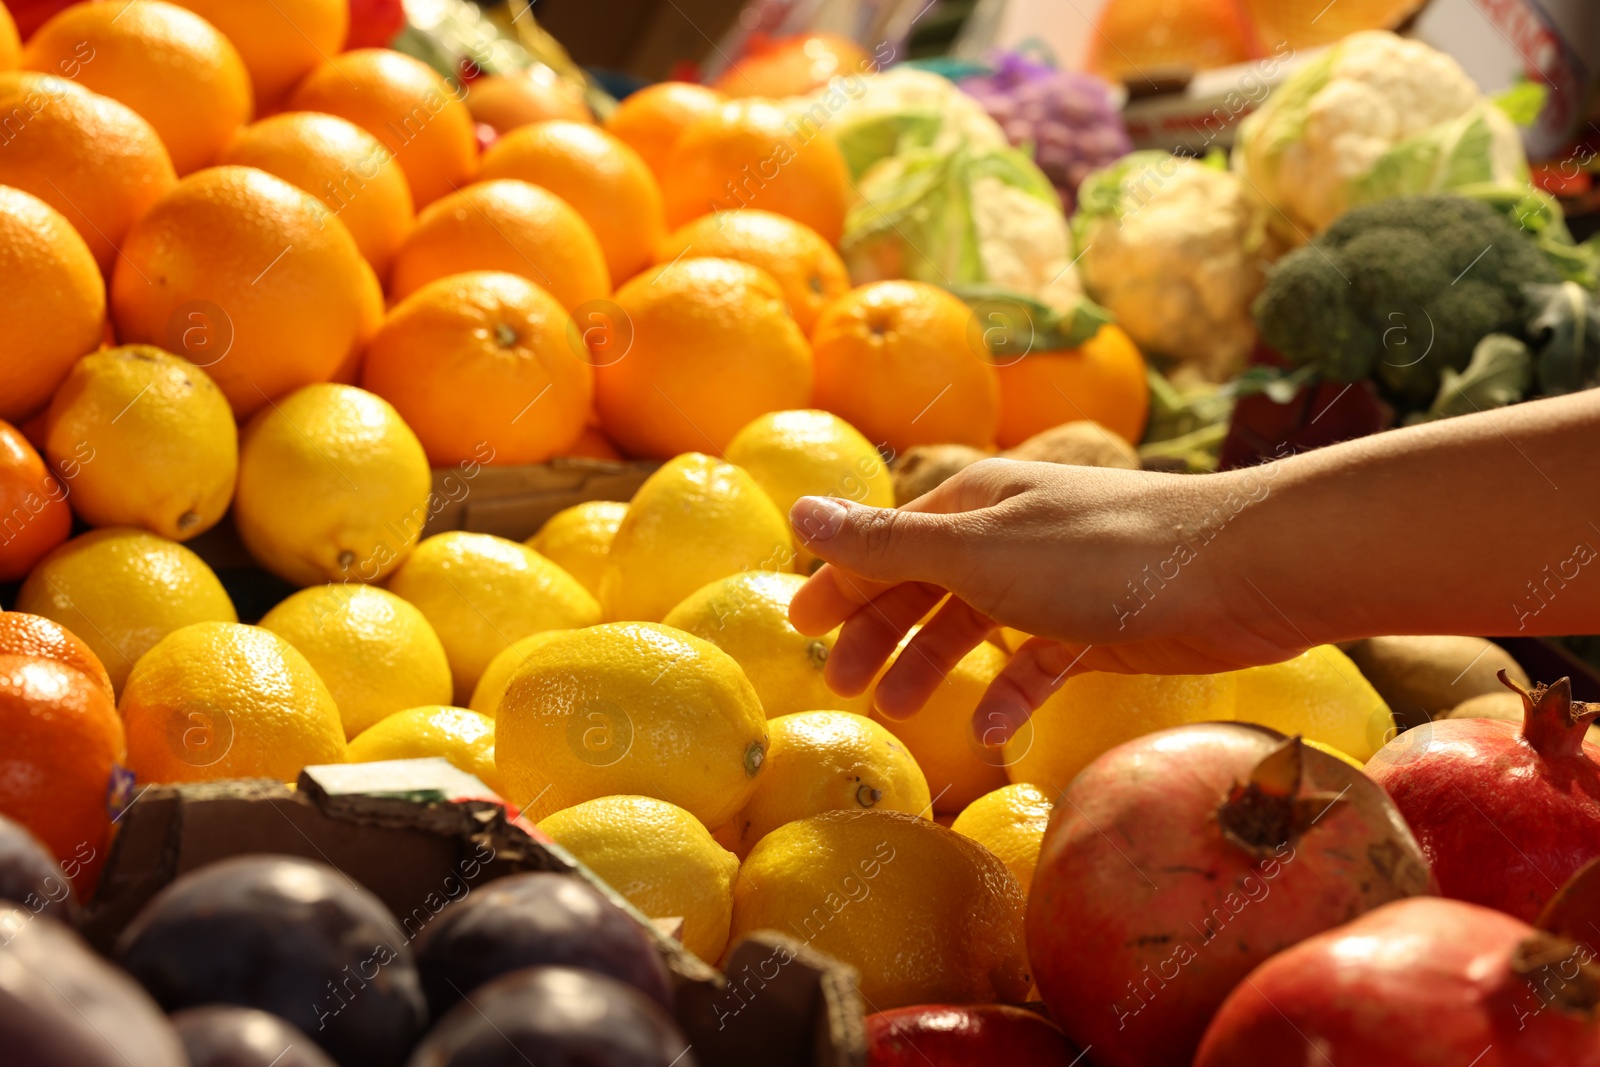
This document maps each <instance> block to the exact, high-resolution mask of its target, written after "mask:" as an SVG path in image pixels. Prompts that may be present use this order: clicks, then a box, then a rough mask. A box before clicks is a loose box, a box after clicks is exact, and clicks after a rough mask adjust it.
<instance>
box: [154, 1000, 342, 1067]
mask: <svg viewBox="0 0 1600 1067" xmlns="http://www.w3.org/2000/svg"><path fill="white" fill-rule="evenodd" d="M172 1025H173V1027H174V1029H176V1030H177V1031H178V1037H179V1039H181V1040H182V1041H183V1050H184V1051H185V1052H187V1053H188V1054H189V1067H334V1063H333V1061H332V1060H330V1059H328V1057H327V1054H326V1053H324V1052H323V1051H322V1050H321V1049H320V1048H318V1047H317V1045H316V1043H315V1042H314V1041H312V1040H311V1039H310V1038H309V1037H307V1036H306V1035H305V1034H302V1033H301V1032H300V1031H299V1030H297V1029H295V1028H294V1027H293V1026H290V1025H289V1024H288V1023H286V1022H284V1021H283V1020H282V1019H280V1018H278V1017H277V1016H276V1015H269V1014H267V1013H266V1012H264V1011H262V1010H260V1009H259V1008H241V1007H238V1006H237V1005H234V1004H208V1005H206V1006H205V1007H203V1008H186V1009H184V1010H183V1011H180V1012H178V1013H177V1014H176V1015H174V1016H173V1017H172Z"/></svg>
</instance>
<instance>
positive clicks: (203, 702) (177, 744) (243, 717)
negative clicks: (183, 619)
mask: <svg viewBox="0 0 1600 1067" xmlns="http://www.w3.org/2000/svg"><path fill="white" fill-rule="evenodd" d="M117 706H118V709H119V710H120V711H121V712H122V721H123V723H124V725H125V726H126V727H127V730H128V769H129V770H131V771H132V772H133V773H134V774H135V775H137V776H138V778H139V780H140V781H144V782H200V781H208V780H211V779H217V778H276V779H277V780H278V781H280V782H292V781H294V779H295V778H296V777H297V776H298V775H299V774H300V769H301V768H302V767H308V766H311V765H314V764H319V763H343V762H344V758H345V745H344V726H343V725H342V724H341V723H340V722H339V709H338V708H337V707H336V706H335V705H334V703H333V696H332V695H331V694H330V693H329V692H328V687H327V686H325V685H323V684H322V679H321V678H318V677H317V672H316V671H314V670H312V668H311V664H309V663H307V662H306V658H305V657H304V656H302V655H301V654H300V653H298V652H296V651H295V650H294V647H293V646H292V645H290V644H289V642H287V641H285V640H284V639H283V638H281V637H279V636H278V635H277V634H275V633H273V632H272V631H270V630H263V629H262V628H261V627H259V626H241V625H239V624H238V623H232V622H197V623H195V624H194V625H193V626H185V627H184V628H183V629H181V630H175V631H174V632H172V633H170V634H168V635H167V636H166V637H164V638H162V639H161V640H160V641H159V642H158V643H157V644H156V646H155V647H154V648H152V649H151V650H150V651H149V652H146V653H145V654H144V655H143V656H142V657H140V659H139V662H138V664H137V665H136V666H135V667H134V668H133V673H132V674H130V675H129V676H128V684H127V687H126V688H125V689H123V691H122V699H121V700H120V701H119V702H118V705H117Z"/></svg>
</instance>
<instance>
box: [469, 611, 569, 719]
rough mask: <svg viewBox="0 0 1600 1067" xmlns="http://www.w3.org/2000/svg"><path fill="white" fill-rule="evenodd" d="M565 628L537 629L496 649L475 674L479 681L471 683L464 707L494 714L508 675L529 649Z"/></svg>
mask: <svg viewBox="0 0 1600 1067" xmlns="http://www.w3.org/2000/svg"><path fill="white" fill-rule="evenodd" d="M566 632H567V631H565V630H540V631H539V632H538V633H536V634H529V635H528V636H527V637H523V638H519V639H518V640H516V641H513V642H511V644H510V645H509V646H508V647H506V648H502V649H501V650H500V651H499V652H497V653H495V657H494V659H492V660H490V661H489V665H488V666H487V667H485V668H484V669H483V673H482V674H480V675H479V676H478V684H477V685H476V686H474V687H473V690H472V700H471V701H470V702H469V703H468V704H467V707H469V708H471V709H472V710H473V711H476V712H477V713H478V714H480V715H487V716H489V718H491V719H492V718H494V717H495V713H496V712H498V711H499V710H500V698H501V697H503V696H505V695H506V685H507V684H508V683H509V682H510V681H511V676H512V675H513V674H515V673H517V668H518V667H521V666H522V665H523V664H524V663H526V662H528V653H529V652H530V651H532V650H533V649H535V648H538V647H539V646H540V645H542V644H544V643H545V642H546V641H548V640H550V638H552V637H554V636H555V635H556V634H564V633H566Z"/></svg>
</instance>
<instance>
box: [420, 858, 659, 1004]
mask: <svg viewBox="0 0 1600 1067" xmlns="http://www.w3.org/2000/svg"><path fill="white" fill-rule="evenodd" d="M416 949H417V969H418V970H419V971H420V972H421V973H422V989H423V991H424V992H425V993H426V994H427V995H428V1008H429V1010H430V1011H432V1013H433V1014H434V1015H435V1016H439V1015H443V1014H444V1012H445V1011H446V1010H447V1009H449V1008H450V1007H452V1006H453V1005H454V1004H455V1003H456V1001H458V1000H460V999H461V998H462V996H463V995H465V994H467V993H469V992H471V991H472V990H473V989H476V988H477V987H478V986H480V985H482V984H483V983H485V982H487V981H489V980H490V979H491V978H498V977H499V976H500V975H502V974H505V973H507V972H508V971H516V970H521V969H522V968H524V967H536V966H540V965H561V966H568V967H580V968H582V969H584V970H588V971H598V972H599V973H600V974H604V975H608V976H609V977H611V978H615V979H616V980H617V981H619V982H626V983H627V984H628V985H631V986H633V987H634V988H635V989H637V990H639V991H640V992H642V993H644V994H646V995H647V996H649V997H651V998H653V999H654V1000H656V1001H657V1002H659V1003H660V1004H661V1005H662V1007H665V1008H667V1009H668V1010H670V1009H671V1007H672V993H671V991H670V989H669V987H668V985H667V969H666V966H665V965H664V964H663V963H662V962H661V956H660V954H659V953H657V952H656V948H655V945H654V944H653V943H652V942H651V940H650V936H649V935H648V934H647V933H645V931H644V928H643V927H641V926H640V925H639V924H638V922H636V921H635V920H634V919H633V918H632V917H631V916H629V915H628V913H627V912H625V911H623V910H622V909H621V908H619V907H617V906H616V905H615V904H613V903H611V901H609V900H607V899H606V898H605V897H604V896H602V895H601V893H600V891H599V890H597V889H595V888H594V887H593V886H590V885H588V884H587V883H585V882H582V881H579V880H578V879H577V878H574V877H572V876H570V875H565V874H553V873H550V872H545V871H538V872H529V873H526V874H513V875H510V876H508V877H505V878H498V879H496V880H495V881H493V882H490V883H489V884H487V885H484V886H481V887H479V888H478V889H475V890H474V891H473V892H472V894H471V895H470V896H468V897H467V898H466V899H464V900H462V901H461V902H460V903H458V904H456V905H455V906H454V907H451V908H448V909H446V910H445V911H444V912H443V913H442V914H441V915H440V916H439V917H438V918H437V919H435V920H434V921H433V923H432V924H431V925H429V926H428V927H426V928H424V930H423V931H422V936H421V937H419V938H418V939H417V946H416Z"/></svg>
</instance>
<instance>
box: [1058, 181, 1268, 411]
mask: <svg viewBox="0 0 1600 1067" xmlns="http://www.w3.org/2000/svg"><path fill="white" fill-rule="evenodd" d="M1072 232H1073V238H1074V241H1075V243H1076V246H1077V251H1078V254H1079V256H1080V258H1079V261H1078V270H1079V273H1080V275H1081V277H1082V281H1083V286H1084V289H1085V290H1086V291H1087V293H1088V294H1089V296H1090V297H1091V298H1092V299H1094V300H1096V301H1098V302H1099V303H1101V304H1103V305H1104V306H1105V307H1106V308H1108V309H1109V310H1110V311H1111V312H1112V313H1113V314H1115V315H1116V317H1117V321H1118V323H1119V324H1120V325H1121V326H1122V328H1123V329H1125V330H1126V331H1127V332H1128V334H1129V335H1130V336H1131V337H1132V338H1133V339H1134V341H1135V342H1136V343H1137V344H1138V345H1139V347H1140V349H1142V350H1143V351H1145V352H1149V353H1154V354H1157V355H1161V356H1165V357H1167V358H1169V359H1174V360H1179V361H1182V362H1183V363H1184V364H1185V365H1186V367H1188V368H1189V369H1191V370H1193V371H1195V372H1197V374H1198V376H1199V377H1203V378H1206V379H1209V380H1212V381H1224V380H1226V379H1227V378H1229V377H1231V376H1232V375H1233V374H1234V373H1236V372H1237V371H1238V370H1239V369H1240V368H1241V367H1242V366H1243V365H1244V362H1245V358H1246V356H1247V355H1248V354H1249V352H1250V349H1251V346H1252V345H1254V343H1255V327H1254V324H1253V323H1252V321H1251V318H1250V302H1251V301H1252V300H1254V299H1255V297H1256V294H1257V293H1259V292H1260V291H1261V287H1262V285H1263V284H1264V282H1265V275H1264V272H1263V271H1264V263H1265V260H1266V258H1268V257H1267V253H1269V252H1271V251H1276V249H1275V248H1272V247H1270V242H1269V241H1268V239H1267V238H1266V235H1265V232H1264V226H1263V224H1262V214H1261V209H1260V206H1259V205H1258V204H1257V203H1256V201H1255V200H1253V199H1252V198H1251V197H1250V196H1249V195H1248V192H1247V190H1246V189H1245V187H1244V184H1243V182H1241V181H1240V179H1239V176H1238V175H1236V174H1233V173H1230V172H1229V171H1227V170H1223V169H1220V168H1218V167H1215V166H1212V165H1211V164H1210V163H1206V162H1201V161H1199V160H1194V159H1184V158H1180V157H1178V156H1171V155H1168V154H1167V153H1165V152H1135V153H1134V154H1133V155H1131V156H1127V157H1125V158H1124V159H1122V160H1120V161H1119V162H1117V163H1116V164H1113V165H1112V166H1110V167H1107V168H1104V169H1103V170H1099V171H1096V172H1094V173H1093V174H1091V175H1090V176H1089V177H1088V178H1087V179H1086V180H1085V181H1084V183H1083V186H1082V187H1081V188H1080V189H1079V204H1078V212H1077V214H1076V215H1074V216H1073V220H1072Z"/></svg>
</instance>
